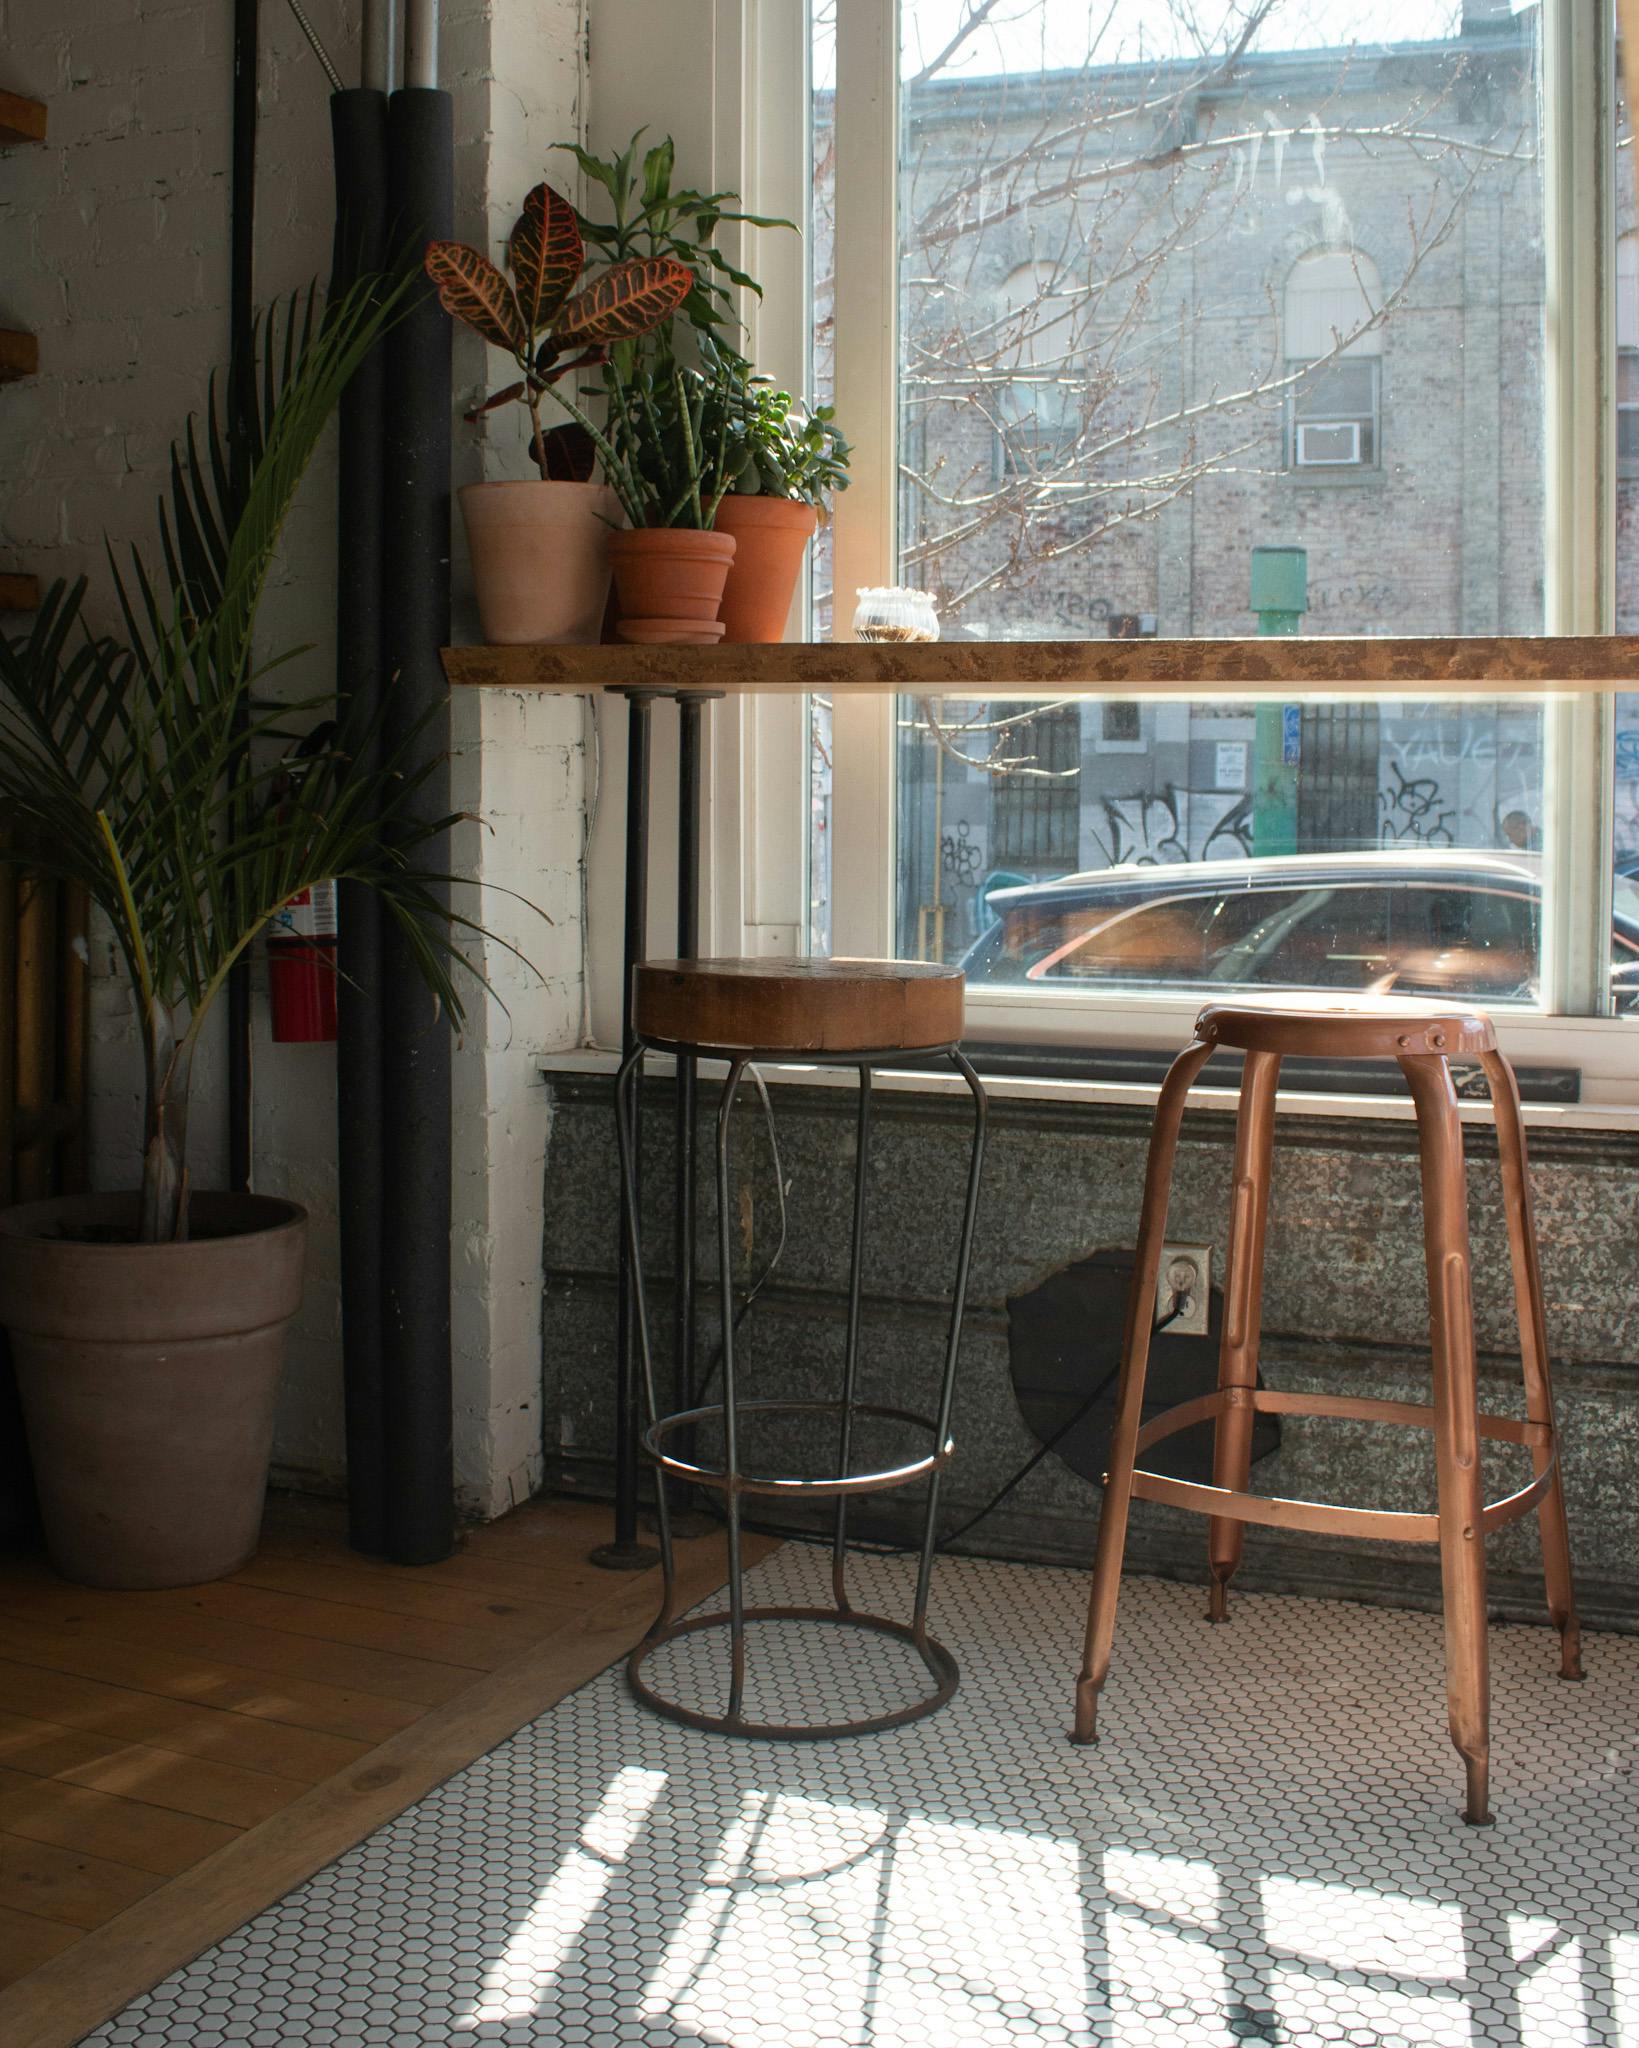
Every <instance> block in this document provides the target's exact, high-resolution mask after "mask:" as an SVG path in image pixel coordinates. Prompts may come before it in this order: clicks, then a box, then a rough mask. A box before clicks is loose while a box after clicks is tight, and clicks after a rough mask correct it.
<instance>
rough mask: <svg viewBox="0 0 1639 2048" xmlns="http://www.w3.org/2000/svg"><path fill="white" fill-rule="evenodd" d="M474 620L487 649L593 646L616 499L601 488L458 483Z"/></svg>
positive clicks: (528, 482)
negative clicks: (535, 645) (473, 595)
mask: <svg viewBox="0 0 1639 2048" xmlns="http://www.w3.org/2000/svg"><path fill="white" fill-rule="evenodd" d="M460 496H461V516H462V518H463V519H464V520H465V522H466V528H467V547H468V550H469V551H470V553H471V555H472V580H473V583H474V585H475V586H476V588H477V592H478V617H479V620H480V622H481V624H482V626H483V629H484V638H485V639H486V640H487V641H488V642H489V643H490V644H491V646H494V647H516V646H520V645H525V644H531V643H545V644H548V645H556V646H570V647H595V646H596V645H597V639H598V634H599V632H600V631H601V630H602V626H603V607H604V605H605V604H606V603H607V602H608V597H609V540H610V529H611V528H612V527H615V526H618V525H619V523H620V500H619V499H618V498H617V497H616V496H615V494H614V492H613V491H611V490H609V489H608V488H607V487H606V486H605V485H603V484H547V483H540V482H537V481H533V480H531V479H527V478H526V479H524V480H523V481H521V482H518V483H495V484H464V485H463V486H462V489H461V493H460Z"/></svg>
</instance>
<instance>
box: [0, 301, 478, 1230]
mask: <svg viewBox="0 0 1639 2048" xmlns="http://www.w3.org/2000/svg"><path fill="white" fill-rule="evenodd" d="M413 282H414V278H413V274H412V275H411V276H410V277H409V278H404V279H400V280H398V281H397V282H391V281H386V280H383V279H380V278H367V279H363V280H361V281H360V282H359V284H357V285H356V286H355V287H353V288H352V289H351V290H350V291H348V292H347V293H345V294H343V295H342V296H340V297H338V298H336V299H334V300H332V301H331V303H330V304H329V305H328V306H327V307H326V308H325V309H324V311H323V312H322V314H319V313H316V311H315V299H314V295H313V294H312V293H311V292H309V293H308V294H307V295H306V298H305V304H304V303H303V302H302V301H300V300H297V299H293V300H292V301H291V302H290V304H289V306H288V308H287V309H286V311H285V313H284V315H283V317H282V319H276V318H274V317H273V316H271V315H270V316H268V317H267V318H266V319H265V320H264V321H263V322H262V324H261V326H260V329H259V333H258V347H259V374H258V375H257V376H256V377H254V378H253V379H251V380H249V381H250V384H251V387H252V388H251V389H250V390H249V391H248V392H247V394H246V398H245V403H244V404H243V406H242V407H241V408H239V409H238V420H239V422H240V424H239V426H238V431H239V432H241V433H242V434H243V436H244V441H241V442H240V443H238V444H237V445H235V444H234V442H233V441H232V439H231V437H230V434H229V431H228V429H227V427H226V425H225V423H224V420H223V418H222V413H221V409H220V407H219V405H218V402H217V395H216V389H215V386H214V384H213V386H212V390H211V395H210V402H209V405H208V407H207V413H206V419H205V426H204V446H203V448H201V446H200V442H199V436H198V435H197V434H196V432H195V429H194V426H193V424H192V423H190V425H189V428H188V431H187V435H186V437H185V440H184V441H183V443H182V445H181V446H180V447H176V446H173V449H172V460H171V488H170V493H169V502H168V503H167V502H165V501H163V500H162V501H161V505H160V511H159V555H160V558H161V562H162V566H160V567H157V568H156V567H153V566H151V560H149V561H145V559H144V557H143V555H142V554H141V553H139V552H137V551H136V550H134V549H133V551H132V558H131V562H130V565H129V567H128V568H125V569H121V568H119V567H117V566H114V581H115V585H116V590H117V594H118V598H119V607H120V613H121V616H122V619H123V627H124V630H123V632H122V633H121V634H120V635H118V636H102V635H97V634H94V633H93V632H91V631H90V629H89V628H88V627H87V626H86V625H85V623H84V620H83V616H82V607H83V599H84V594H85V587H86V586H85V582H84V580H83V579H82V580H81V581H80V582H78V583H76V584H73V585H69V584H66V583H62V582H59V583H57V584H55V585H53V587H52V589H51V590H50V591H49V592H48V593H47V595H46V598H45V600H44V602H43V603H42V605H41V606H40V609H39V611H38V613H37V615H36V617H35V620H34V623H33V626H32V629H31V630H30V631H29V633H27V634H26V635H24V636H21V637H18V638H16V639H10V640H7V639H4V638H0V816H3V817H4V819H5V821H6V824H7V827H8V832H7V835H6V839H5V843H4V844H3V845H0V858H7V857H9V858H11V859H13V860H26V861H27V864H28V866H29V867H30V868H33V869H36V870H41V871H44V872H46V873H49V874H55V875H58V876H60V877H63V878H65V879H67V880H69V881H71V882H75V883H78V884H80V885H82V886H83V887H84V888H85V889H86V891H87V892H88V893H89V895H90V897H91V899H92V901H93V902H94V903H95V904H96V905H97V906H98V908H99V909H100V910H101V912H102V913H103V915H104V917H105V918H106V919H107V921H108V924H109V927H110V929H111V931H112V933H113V937H114V942H115V944H116V946H117V947H118V949H119V952H120V954H121V955H122V957H123V959H124V963H125V967H126V970H127V972H128V974H129V976H130V980H131V984H132V987H133V989H134V991H135V997H136V1014H137V1022H138V1027H139V1030H140V1033H141V1038H142V1047H143V1053H144V1058H145V1063H146V1069H147V1107H146V1116H145V1131H144V1147H143V1171H142V1202H141V1212H140V1213H141V1222H140V1231H139V1234H140V1236H141V1238H142V1239H143V1240H144V1241H146V1242H165V1241H168V1240H174V1239H177V1238H182V1237H186V1235H187V1233H188V1170H187V1127H188V1096H189V1082H190V1076H191V1073H192V1068H193V1060H194V1054H195V1050H196V1048H197V1046H198V1044H199V1038H200V1033H201V1031H202V1030H203V1029H204V1026H205V1024H206V1022H207V1020H208V1018H209V1017H210V1014H211V1011H212V1009H213V1007H214V1005H215V1003H216V1000H217V998H218V996H219V995H220V994H221V992H222V990H223V988H224V987H225V986H226V984H227V979H228V974H229V972H230V970H231V969H232V967H233V965H234V963H235V962H236V961H237V960H239V959H240V958H242V957H243V955H244V954H245V952H246V950H247V948H248V947H249V946H250V945H251V944H252V943H253V942H254V940H255V939H256V937H257V935H258V934H259V933H261V932H263V931H264V930H265V929H266V928H267V926H268V924H269V923H270V921H271V920H272V919H273V917H274V916H275V915H276V914H277V912H278V911H279V910H280V909H281V908H282V907H283V906H284V905H285V904H286V903H287V902H289V900H290V898H291V897H293V896H295V895H298V894H299V893H300V892H301V891H302V890H303V889H306V888H310V887H312V886H313V885H315V884H317V883H321V882H328V881H332V880H350V881H355V882H359V883H362V884H363V885H365V886H366V887H368V888H370V889H373V890H374V891H375V892H376V894H377V895H378V897H379V898H380V900H381V902H382V903H383V905H384V906H385V908H386V910H387V912H388V913H389V915H390V916H391V917H392V919H393V921H394V922H395V924H396V925H397V926H398V927H399V929H400V930H401V931H402V932H403V933H404V935H405V937H406V940H407V942H408V945H409V948H410V951H411V953H412V954H413V956H414V958H415V960H416V963H417V965H418V967H419V968H420V970H421V973H422V975H423V976H424V978H425V980H426V982H427V984H428V986H429V987H430V988H431V989H432V990H433V991H434V992H435V994H436V995H437V997H438V998H439V1000H440V1003H441V1005H442V1007H443V1009H444V1011H445V1013H446V1015H447V1016H448V1017H449V1018H450V1019H451V1020H452V1021H458V1020H459V1018H460V1016H461V1000H460V995H459V992H458V989H457V987H456V985H455V981H454V979H453V978H452V977H453V972H454V970H455V967H456V963H457V960H458V958H459V955H458V952H457V949H456V940H457V939H458V938H459V937H460V935H461V931H462V929H463V928H464V929H465V930H466V931H470V932H474V933H476V932H478V930H479V927H478V926H476V925H474V924H473V923H472V922H471V921H470V920H469V919H466V918H464V917H461V916H460V915H459V914H458V913H456V912H454V911H453V910H451V909H450V908H449V907H448V905H447V904H446V903H445V902H444V900H443V889H444V885H445V884H446V883H447V881H448V879H449V878H448V877H447V876H444V875H441V874H439V873H437V872H436V871H434V870H432V869H429V868H428V867H427V866H426V865H424V863H423V858H422V857H423V856H424V855H425V854H426V853H427V852H428V851H429V850H430V848H431V846H432V844H433V842H435V841H436V840H437V839H438V838H439V836H440V835H441V834H442V833H443V832H444V831H445V830H446V829H447V828H448V827H449V826H450V825H451V824H453V823H454V822H455V820H454V819H451V818H432V817H428V816H426V815H424V814H423V813H422V811H421V808H420V802H419V792H420V789H421V785H422V784H423V783H424V782H425V780H426V777H427V776H428V775H429V774H430V773H431V772H432V767H433V763H432V761H431V760H429V759H427V758H426V756H425V751H424V749H422V748H420V747H418V746H417V745H416V744H415V736H414V735H412V739H411V741H410V742H409V743H408V744H407V745H406V746H405V747H404V748H402V749H400V750H398V752H397V753H396V755H395V754H390V755H389V757H388V758H387V759H385V760H384V761H382V762H381V764H380V765H379V766H370V765H366V764H365V762H364V761H363V759H362V758H361V754H362V750H360V752H359V753H358V754H355V753H354V752H353V751H351V750H349V749H346V748H345V747H344V745H343V743H342V742H341V741H340V740H339V739H338V737H337V736H336V735H337V726H336V724H335V720H334V712H335V698H334V696H333V695H332V694H328V693H327V694H325V695H322V696H320V695H311V696H308V697H306V698H305V699H299V700H297V701H284V702H280V703H277V704H275V703H272V702H270V701H268V700H267V699H266V698H265V697H264V696H262V695H261V694H259V684H260V682H261V678H262V675H263V674H264V673H265V670H266V668H267V667H269V666H271V665H272V664H271V663H268V662H263V663H262V665H261V667H260V668H258V665H257V661H256V657H255V653H254V649H253V640H254V635H255V630H256V621H257V613H258V609H259V606H260V601H261V597H262V592H263V589H264V587H265V585H266V581H267V577H268V571H269V569H270V567H271V565H272V563H273V560H274V556H275V552H276V549H277V546H278V542H279V535H280V532H281V529H282V528H283V525H284V522H285V517H286V515H287V513H288V512H289V509H290V505H291V501H292V499H293V498H294V496H295V492H296V487H297V485H298V483H299V482H300V480H301V476H302V473H303V471H304V470H305V469H306V467H307V464H308V460H309V458H310V457H311V455H312V454H313V451H314V448H315V447H316V445H317V443H318V440H319V437H320V435H321V434H322V432H323V431H324V428H325V425H326V423H327V421H328V420H329V418H330V416H331V413H332V412H333V410H334V408H335V405H336V402H337V400H338V399H339V398H340V396H341V393H342V391H343V389H344V387H345V386H346V384H347V382H348V380H349V378H350V377H351V376H352V374H353V372H354V370H355V369H356V368H357V367H358V365H359V364H360V363H361V362H362V361H363V359H364V357H365V356H366V355H367V354H368V352H369V351H370V349H371V348H372V347H373V346H374V344H375V343H376V341H377V340H378V339H379V338H380V336H381V334H382V333H383V331H384V329H385V328H386V326H387V325H388V324H389V323H390V322H391V321H392V320H393V319H395V318H396V317H397V315H398V312H399V310H400V308H401V307H402V305H403V303H404V301H405V297H406V293H407V292H408V290H409V289H410V288H411V286H412V285H413ZM245 441H248V443H249V445H248V447H247V446H246V445H245ZM236 458H237V459H236ZM109 559H110V564H111V566H113V564H114V558H113V555H112V552H110V558H109ZM302 651H304V650H295V652H302ZM280 658H281V659H283V660H288V659H289V658H290V656H289V655H285V656H282V657H280ZM293 744H300V747H301V764H300V772H299V773H291V772H290V768H289V763H288V758H287V757H288V755H289V753H290V751H291V749H292V746H293Z"/></svg>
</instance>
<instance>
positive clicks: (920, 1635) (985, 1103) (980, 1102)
mask: <svg viewBox="0 0 1639 2048" xmlns="http://www.w3.org/2000/svg"><path fill="white" fill-rule="evenodd" d="M950 1059H951V1065H952V1066H954V1067H955V1069H956V1071H957V1072H958V1073H959V1074H960V1075H961V1077H962V1079H963V1080H964V1081H965V1082H966V1083H967V1091H968V1094H969V1095H970V1096H971V1097H972V1098H973V1147H972V1150H971V1151H970V1152H969V1153H968V1166H967V1199H966V1201H965V1202H964V1203H963V1205H962V1235H961V1239H960V1241H959V1243H958V1244H957V1247H956V1285H955V1288H954V1290H953V1291H952V1293H951V1298H950V1326H949V1330H948V1332H947V1335H946V1338H945V1373H944V1378H943V1379H942V1380H941V1381H940V1384H939V1413H938V1415H937V1416H936V1417H935V1419H934V1426H933V1435H934V1442H935V1444H936V1445H937V1446H938V1447H939V1448H940V1449H943V1447H944V1446H945V1445H946V1444H947V1443H949V1442H950V1418H951V1410H952V1408H953V1406H954V1405H955V1400H956V1360H957V1357H958V1355H959V1353H960V1352H961V1348H962V1312H963V1310H964V1308H965V1307H966V1304H967V1276H968V1271H969V1269H970V1267H971V1266H972V1264H973V1233H974V1230H975V1228H976V1226H977V1224H978V1221H979V1179H980V1175H981V1174H982V1173H983V1171H984V1163H985V1137H986V1134H987V1132H988V1130H989V1125H990V1104H989V1100H988V1098H987V1097H986V1095H985V1089H984V1083H983V1082H982V1081H981V1080H980V1079H979V1076H978V1074H977V1072H976V1071H975V1070H974V1068H973V1066H972V1064H971V1062H970V1061H969V1060H968V1059H967V1058H966V1057H965V1056H964V1055H963V1054H962V1053H961V1052H960V1051H957V1052H953V1053H952V1054H951V1056H950ZM943 1476H944V1473H943V1468H942V1467H941V1468H935V1470H934V1472H933V1473H932V1475H931V1476H930V1477H929V1480H928V1505H927V1510H926V1513H925V1515H924V1518H923V1522H922V1555H921V1557H920V1559H919V1560H918V1563H917V1568H916V1600H915V1604H914V1605H913V1607H912V1609H911V1627H912V1628H913V1629H914V1630H915V1632H916V1640H917V1643H918V1645H921V1644H922V1643H923V1641H924V1639H925V1638H926V1636H927V1632H928V1595H929V1593H930V1592H931V1591H932V1589H933V1553H934V1537H935V1533H936V1528H937V1524H938V1520H939V1482H940V1480H941V1479H942V1478H943ZM925 1654H926V1652H925V1651H924V1655H925Z"/></svg>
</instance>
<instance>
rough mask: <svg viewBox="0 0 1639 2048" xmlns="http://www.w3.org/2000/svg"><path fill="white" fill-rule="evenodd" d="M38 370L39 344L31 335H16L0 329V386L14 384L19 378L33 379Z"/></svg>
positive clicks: (12, 331) (3, 328)
mask: <svg viewBox="0 0 1639 2048" xmlns="http://www.w3.org/2000/svg"><path fill="white" fill-rule="evenodd" d="M39 370H40V344H39V342H38V341H37V340H36V339H35V337H34V336H33V335H32V334H18V333H16V332H15V331H14V330H13V329H12V328H9V327H0V384H14V383H15V382H16V381H17V379H18V378H19V377H34V376H37V375H38V374H39Z"/></svg>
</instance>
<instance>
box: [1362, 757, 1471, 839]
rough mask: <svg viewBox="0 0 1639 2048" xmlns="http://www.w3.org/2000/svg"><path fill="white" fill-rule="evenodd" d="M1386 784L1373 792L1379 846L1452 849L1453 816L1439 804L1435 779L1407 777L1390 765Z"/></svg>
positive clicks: (1391, 763) (1443, 805) (1451, 810)
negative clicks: (1446, 847) (1375, 804)
mask: <svg viewBox="0 0 1639 2048" xmlns="http://www.w3.org/2000/svg"><path fill="white" fill-rule="evenodd" d="M1388 767H1389V778H1390V779H1389V781H1388V783H1387V784H1386V786H1384V787H1383V788H1381V789H1379V790H1378V792H1377V809H1378V812H1379V817H1378V825H1377V843H1378V845H1379V846H1407V845H1410V846H1455V845H1456V843H1457V842H1456V839H1455V837H1454V836H1453V834H1452V830H1451V827H1452V825H1453V823H1454V822H1455V820H1456V816H1457V813H1456V812H1455V811H1454V810H1453V809H1451V808H1450V806H1449V805H1447V804H1446V803H1444V802H1443V800H1442V793H1441V788H1440V778H1439V777H1438V776H1437V775H1415V776H1408V775H1407V774H1406V772H1405V770H1404V769H1403V768H1402V767H1401V766H1400V763H1399V762H1398V761H1391V762H1390V763H1389V764H1388Z"/></svg>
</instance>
